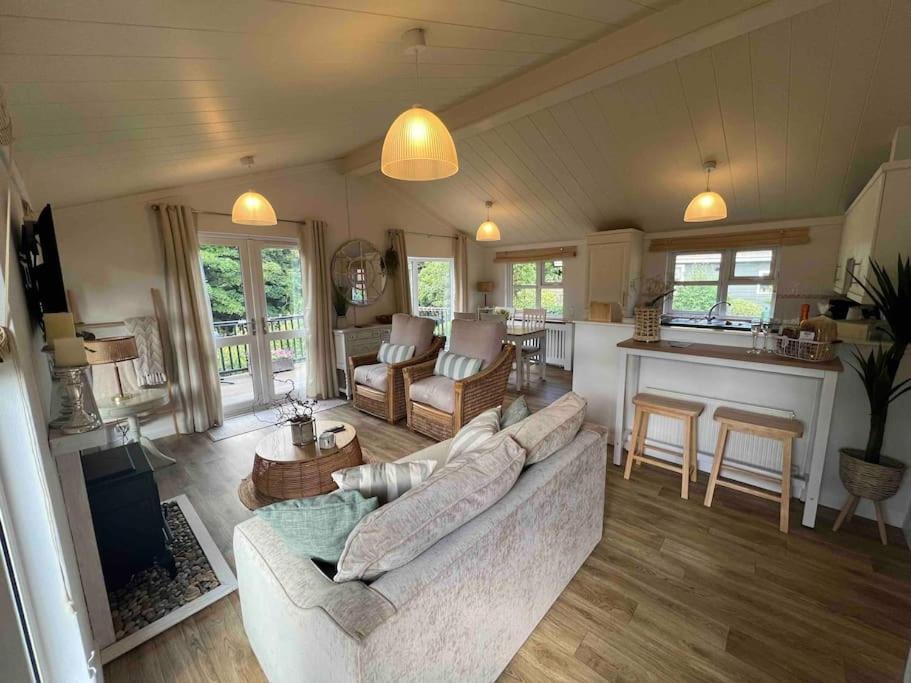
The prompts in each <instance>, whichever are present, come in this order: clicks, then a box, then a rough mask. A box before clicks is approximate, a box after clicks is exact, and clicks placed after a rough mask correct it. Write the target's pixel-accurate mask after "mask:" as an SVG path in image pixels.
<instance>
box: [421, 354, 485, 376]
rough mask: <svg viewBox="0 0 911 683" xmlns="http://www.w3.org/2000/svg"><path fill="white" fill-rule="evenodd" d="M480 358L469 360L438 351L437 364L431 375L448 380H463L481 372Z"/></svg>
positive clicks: (466, 357)
mask: <svg viewBox="0 0 911 683" xmlns="http://www.w3.org/2000/svg"><path fill="white" fill-rule="evenodd" d="M482 363H483V361H482V360H481V359H480V358H469V357H468V356H460V355H458V354H456V353H449V352H448V351H440V355H439V356H437V364H436V365H435V366H434V367H433V374H434V375H438V376H440V377H448V378H449V379H465V378H466V377H471V376H472V375H476V374H478V373H479V372H481V364H482Z"/></svg>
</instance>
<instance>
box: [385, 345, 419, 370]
mask: <svg viewBox="0 0 911 683" xmlns="http://www.w3.org/2000/svg"><path fill="white" fill-rule="evenodd" d="M413 356H414V346H405V345H404V344H390V343H389V342H383V343H382V344H380V350H379V351H378V352H377V354H376V359H377V360H378V361H379V362H380V363H385V364H386V365H395V364H396V363H404V362H405V361H406V360H409V359H410V358H412V357H413Z"/></svg>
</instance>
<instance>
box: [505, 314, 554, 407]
mask: <svg viewBox="0 0 911 683" xmlns="http://www.w3.org/2000/svg"><path fill="white" fill-rule="evenodd" d="M506 341H508V342H509V343H510V344H513V345H514V346H515V347H516V389H518V390H521V389H522V387H523V386H525V382H526V377H525V363H524V351H523V349H524V347H525V344H526V343H528V342H531V341H536V342H537V346H539V347H540V349H541V352H540V362H541V381H542V382H543V381H545V380H546V379H547V363H546V359H547V330H546V329H545V327H544V326H543V325H526V324H524V323H521V322H510V323H507V325H506Z"/></svg>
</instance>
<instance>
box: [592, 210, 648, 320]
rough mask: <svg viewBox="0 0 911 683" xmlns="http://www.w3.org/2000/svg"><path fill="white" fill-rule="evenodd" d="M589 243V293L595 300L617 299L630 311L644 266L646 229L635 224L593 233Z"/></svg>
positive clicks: (612, 300) (627, 311)
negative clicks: (643, 232) (631, 290)
mask: <svg viewBox="0 0 911 683" xmlns="http://www.w3.org/2000/svg"><path fill="white" fill-rule="evenodd" d="M586 241H587V243H588V297H587V304H588V305H589V306H590V304H591V302H592V301H600V302H604V303H611V302H617V303H619V304H620V306H621V307H622V308H623V310H624V312H625V313H626V314H627V315H630V314H631V313H632V309H633V306H634V305H635V301H633V297H632V296H631V294H630V288H631V285H632V283H633V282H634V281H635V280H636V279H638V278H639V275H640V272H641V270H642V231H641V230H638V229H635V228H627V229H622V230H605V231H602V232H594V233H590V234H589V235H588V236H587V238H586Z"/></svg>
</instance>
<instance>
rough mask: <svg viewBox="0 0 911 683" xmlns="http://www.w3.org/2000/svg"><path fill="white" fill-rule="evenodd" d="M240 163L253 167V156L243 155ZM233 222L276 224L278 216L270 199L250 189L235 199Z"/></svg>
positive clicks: (240, 223)
mask: <svg viewBox="0 0 911 683" xmlns="http://www.w3.org/2000/svg"><path fill="white" fill-rule="evenodd" d="M240 163H241V164H242V165H243V166H246V167H247V168H252V166H253V157H252V156H247V157H243V158H242V159H241V160H240ZM231 222H232V223H237V224H239V225H275V224H276V223H278V218H277V217H276V215H275V209H273V208H272V205H271V204H270V203H269V200H268V199H266V198H265V197H263V196H262V195H261V194H260V193H259V192H254V191H253V190H249V191H248V192H244V193H243V194H242V195H240V197H238V198H237V199H236V200H234V206H233V207H232V208H231Z"/></svg>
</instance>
